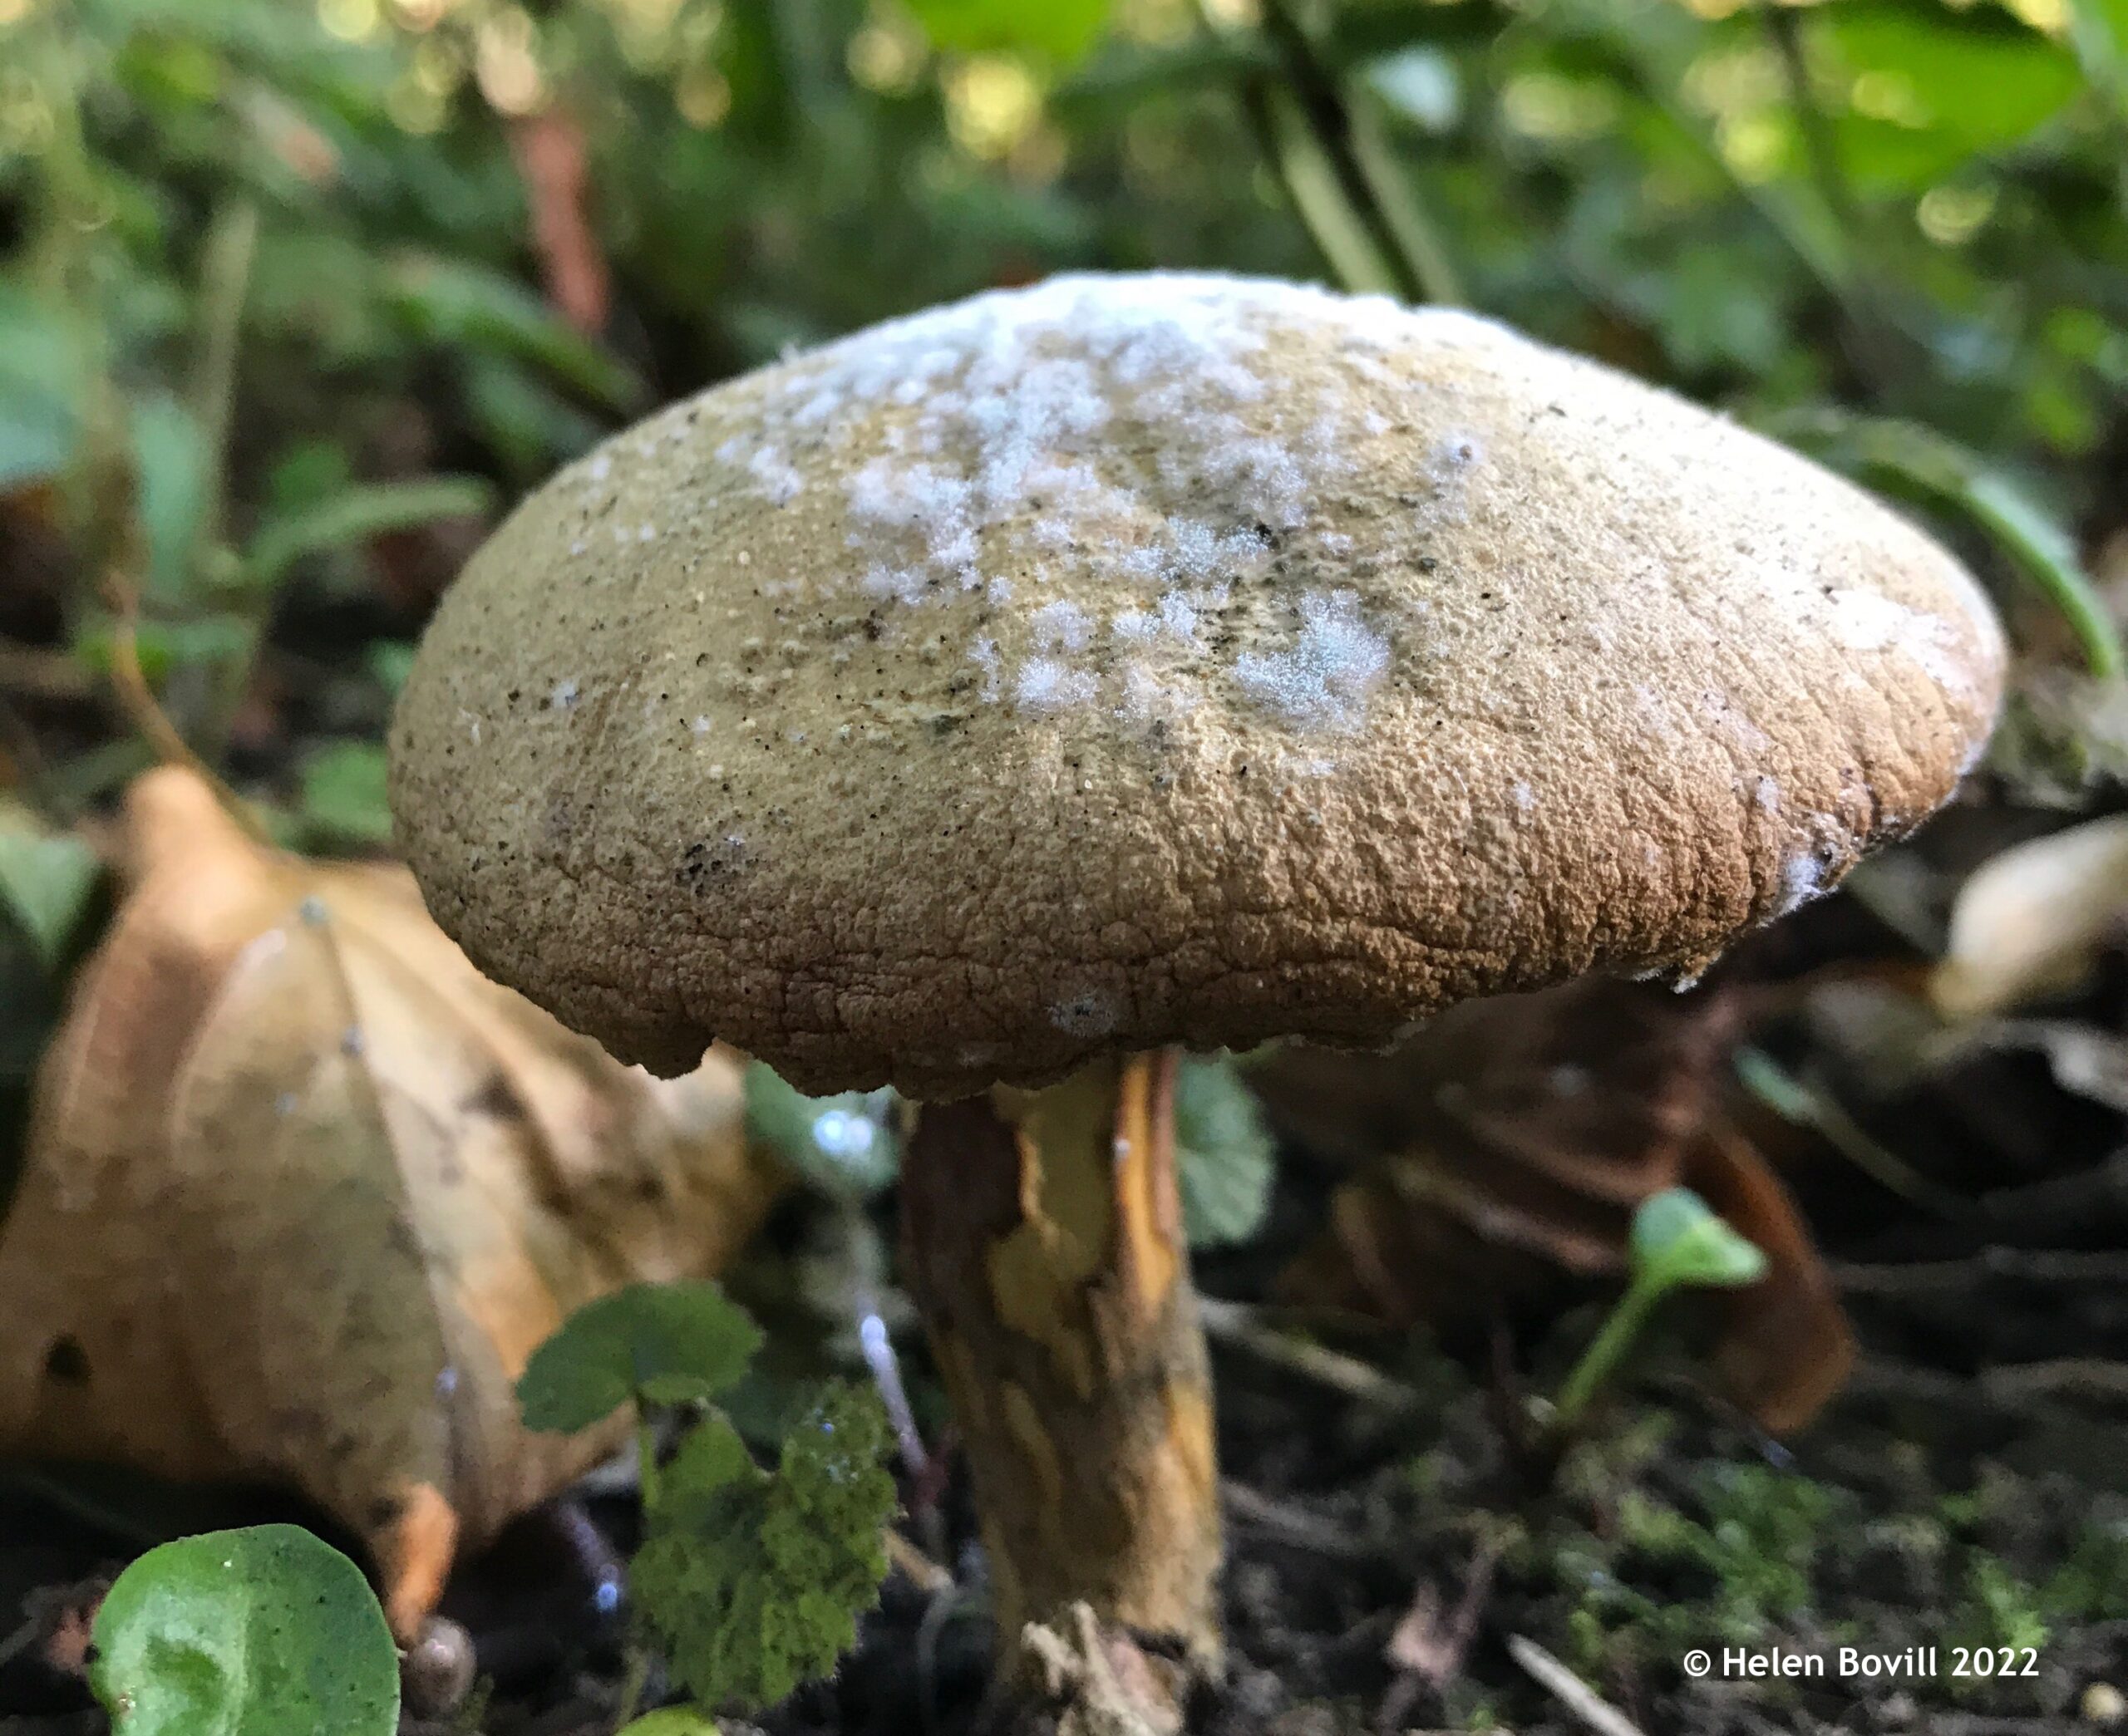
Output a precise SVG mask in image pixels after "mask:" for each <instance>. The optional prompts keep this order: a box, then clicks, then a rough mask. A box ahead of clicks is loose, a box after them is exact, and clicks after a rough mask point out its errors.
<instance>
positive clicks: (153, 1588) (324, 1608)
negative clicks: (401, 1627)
mask: <svg viewBox="0 0 2128 1736" xmlns="http://www.w3.org/2000/svg"><path fill="white" fill-rule="evenodd" d="M89 1681H90V1685H91V1687H93V1688H94V1689H95V1690H96V1698H97V1699H100V1700H101V1701H102V1702H103V1704H104V1709H105V1710H106V1711H107V1712H109V1713H110V1714H111V1729H112V1731H113V1733H114V1736H287V1733H288V1732H290V1731H295V1730H319V1731H325V1730H329V1731H331V1732H332V1736H392V1733H393V1732H394V1731H396V1730H397V1729H398V1728H399V1657H398V1653H397V1650H395V1649H394V1648H393V1646H392V1635H391V1631H390V1630H388V1629H387V1627H386V1626H385V1623H384V1611H382V1609H381V1608H380V1607H379V1606H378V1605H377V1596H376V1594H375V1593H374V1592H372V1591H371V1590H370V1588H369V1582H368V1581H367V1580H365V1579H364V1578H363V1577H362V1569H361V1568H359V1567H357V1566H356V1565H355V1564H354V1563H353V1562H352V1561H349V1560H348V1559H347V1556H344V1555H342V1554H341V1553H340V1552H339V1551H338V1550H337V1549H335V1548H333V1547H331V1546H330V1545H329V1544H327V1543H323V1542H319V1541H318V1538H316V1537H313V1536H312V1535H311V1534H310V1533H309V1532H307V1531H305V1530H303V1528H302V1527H299V1526H294V1525H255V1526H252V1527H249V1528H247V1529H244V1530H242V1531H217V1532H208V1533H207V1534H205V1535H204V1536H202V1537H180V1539H178V1541H177V1542H174V1543H165V1544H163V1545H162V1546H161V1547H160V1548H155V1549H151V1550H150V1551H149V1552H147V1553H146V1554H145V1555H144V1556H141V1557H140V1559H139V1560H138V1561H135V1562H134V1563H133V1565H132V1566H130V1567H128V1568H127V1569H126V1571H124V1572H123V1573H121V1574H120V1575H119V1576H118V1581H117V1583H116V1585H114V1586H111V1591H110V1592H109V1594H108V1595H107V1596H106V1597H105V1599H104V1601H103V1605H102V1607H101V1609H100V1610H99V1611H97V1613H96V1651H95V1662H94V1663H92V1664H91V1665H90V1667H89Z"/></svg>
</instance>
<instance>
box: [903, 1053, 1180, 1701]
mask: <svg viewBox="0 0 2128 1736" xmlns="http://www.w3.org/2000/svg"><path fill="white" fill-rule="evenodd" d="M1175 1060H1176V1057H1175V1053H1174V1052H1173V1051H1172V1050H1162V1051H1159V1052H1156V1053H1152V1054H1146V1055H1134V1056H1130V1057H1127V1058H1123V1059H1119V1060H1106V1061H1101V1062H1099V1063H1096V1064H1095V1065H1092V1066H1090V1067H1087V1068H1086V1069H1084V1070H1081V1072H1079V1073H1077V1074H1075V1075H1072V1076H1071V1078H1069V1079H1066V1080H1064V1081H1063V1082H1062V1084H1057V1085H1053V1086H1051V1087H1049V1088H1047V1089H1043V1090H1039V1091H1016V1090H1010V1089H1002V1088H1001V1089H997V1090H993V1091H992V1092H990V1093H988V1094H986V1095H984V1096H981V1097H973V1098H968V1099H963V1100H962V1101H960V1102H958V1103H949V1104H932V1105H928V1106H926V1107H925V1108H924V1109H923V1110H922V1111H921V1112H920V1114H919V1120H918V1124H917V1129H916V1133H915V1135H914V1138H913V1140H912V1141H911V1143H910V1146H909V1153H908V1156H907V1158H906V1161H905V1163H904V1171H903V1183H902V1201H903V1204H902V1210H903V1223H904V1232H905V1237H906V1252H905V1256H904V1258H905V1261H906V1264H907V1271H908V1273H909V1283H910V1288H911V1289H912V1291H914V1294H915V1296H916V1301H917V1306H919V1309H920V1310H921V1311H922V1313H923V1316H924V1325H925V1326H926V1328H927V1329H928V1330H929V1335H930V1339H931V1344H932V1347H933V1352H934V1354H935V1355H936V1356H937V1358H938V1365H939V1368H940V1370H941V1371H942V1373H943V1377H944V1379H945V1383H946V1387H947V1390H948V1395H949V1396H950V1398H951V1399H952V1401H953V1414H954V1416H955V1418H956V1419H957V1420H958V1423H959V1425H960V1428H961V1430H962V1433H963V1438H964V1439H965V1442H966V1448H967V1453H968V1466H969V1470H970V1473H971V1475H972V1477H973V1481H974V1487H975V1496H976V1504H977V1507H978V1512H980V1514H981V1516H982V1524H983V1542H984V1544H985V1547H986V1548H987V1550H988V1554H989V1558H990V1565H991V1573H992V1576H993V1587H994V1600H995V1609H996V1616H997V1634H998V1643H999V1645H1000V1648H1001V1650H1002V1651H1003V1652H1004V1653H1005V1654H1007V1655H1008V1656H1011V1655H1016V1654H1017V1651H1018V1645H1019V1636H1020V1635H1021V1633H1022V1630H1023V1628H1024V1626H1025V1625H1026V1624H1027V1623H1028V1622H1030V1621H1042V1622H1053V1621H1057V1620H1062V1619H1063V1618H1064V1616H1065V1615H1066V1611H1068V1610H1069V1607H1070V1606H1071V1605H1072V1604H1074V1603H1077V1602H1083V1603H1086V1604H1087V1605H1089V1606H1091V1608H1092V1610H1093V1611H1094V1613H1095V1614H1096V1616H1099V1617H1100V1618H1101V1620H1103V1621H1105V1622H1107V1623H1110V1624H1113V1625H1118V1626H1121V1627H1124V1628H1127V1629H1129V1630H1132V1631H1133V1632H1134V1633H1136V1634H1138V1635H1142V1636H1147V1637H1151V1638H1157V1639H1159V1640H1164V1641H1167V1642H1170V1643H1172V1644H1175V1645H1180V1648H1181V1649H1182V1650H1183V1651H1184V1652H1185V1654H1186V1655H1188V1656H1190V1659H1191V1660H1193V1661H1194V1662H1195V1663H1196V1664H1197V1665H1199V1666H1200V1667H1202V1668H1204V1669H1206V1670H1210V1669H1214V1668H1215V1667H1216V1666H1217V1664H1218V1662H1219V1655H1220V1640H1219V1618H1218V1604H1217V1595H1216V1588H1215V1580H1216V1576H1217V1572H1218V1568H1219V1553H1220V1537H1219V1478H1218V1472H1217V1468H1216V1465H1215V1462H1214V1448H1213V1434H1212V1404H1211V1384H1210V1379H1209V1372H1208V1370H1207V1367H1206V1362H1205V1355H1204V1337H1203V1333H1202V1329H1201V1327H1200V1326H1199V1321H1198V1315H1197V1296H1196V1291H1195V1288H1194V1286H1192V1284H1191V1281H1190V1256H1189V1247H1188V1243H1187V1242H1186V1241H1185V1237H1184V1235H1183V1231H1182V1214H1181V1208H1180V1200H1179V1197H1178V1194H1177V1193H1176V1188H1175V1139H1174V1114H1173V1100H1174V1083H1175Z"/></svg>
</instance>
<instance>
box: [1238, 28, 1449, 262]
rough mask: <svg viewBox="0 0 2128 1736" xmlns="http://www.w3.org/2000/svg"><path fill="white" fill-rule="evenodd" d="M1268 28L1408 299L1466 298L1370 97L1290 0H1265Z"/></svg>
mask: <svg viewBox="0 0 2128 1736" xmlns="http://www.w3.org/2000/svg"><path fill="white" fill-rule="evenodd" d="M1263 28H1264V33H1265V34H1266V35H1267V36H1268V37H1269V38H1270V39H1271V42H1272V44H1273V47H1275V48H1276V49H1277V51H1278V54H1279V56H1280V57H1281V59H1282V60H1283V62H1284V66H1285V70H1286V74H1287V77H1288V81H1289V83H1290V84H1291V86H1292V87H1293V93H1294V95H1295V96H1296V97H1297V99H1298V103H1299V106H1300V107H1301V109H1302V111H1303V113H1304V114H1305V115H1306V116H1308V120H1309V122H1310V124H1311V125H1313V129H1314V130H1315V132H1316V135H1317V136H1318V139H1320V140H1321V141H1322V144H1323V149H1324V150H1326V151H1327V152H1328V155H1329V156H1330V157H1331V159H1332V161H1333V162H1335V163H1336V164H1337V166H1338V170H1339V178H1340V180H1342V182H1343V183H1344V184H1346V186H1347V188H1348V189H1349V191H1350V194H1351V196H1352V201H1353V203H1354V204H1355V205H1357V207H1358V209H1359V211H1360V213H1361V215H1362V219H1363V220H1364V221H1365V222H1366V223H1367V226H1368V227H1369V228H1370V229H1372V231H1373V232H1374V234H1375V235H1376V237H1377V239H1378V241H1379V242H1380V243H1381V244H1382V248H1383V249H1384V251H1385V252H1386V253H1387V254H1388V256H1389V258H1391V259H1392V261H1393V262H1394V263H1395V266H1396V274H1397V277H1398V278H1399V280H1400V282H1401V286H1402V291H1403V294H1404V298H1405V299H1406V300H1407V301H1424V302H1443V303H1449V304H1453V303H1455V302H1461V300H1462V299H1463V291H1462V286H1461V283H1458V282H1457V280H1456V273H1455V270H1454V268H1453V267H1451V265H1450V263H1449V262H1448V253H1447V249H1446V247H1444V246H1443V245H1442V243H1441V239H1440V236H1439V235H1438V234H1437V233H1436V230H1435V229H1434V225H1433V219H1432V218H1431V216H1430V215H1429V214H1428V213H1427V211H1426V207H1425V204H1423V202H1422V201H1421V199H1420V197H1419V193H1418V189H1417V188H1416V187H1415V186H1414V185H1412V184H1411V177H1410V176H1408V175H1406V174H1405V173H1404V171H1403V169H1402V166H1401V165H1400V164H1398V162H1397V161H1396V154H1395V152H1394V151H1393V150H1391V148H1390V145H1389V142H1388V140H1387V139H1385V138H1384V137H1383V136H1382V130H1381V129H1380V128H1379V127H1378V126H1377V125H1376V124H1375V119H1374V116H1373V115H1372V113H1371V112H1370V111H1368V109H1367V106H1366V104H1365V102H1364V101H1362V100H1360V99H1359V98H1357V96H1355V94H1354V92H1353V91H1352V90H1351V89H1350V88H1349V87H1348V86H1347V82H1346V81H1345V80H1343V79H1342V78H1341V77H1340V76H1338V73H1337V70H1336V69H1335V68H1333V67H1332V66H1331V65H1330V64H1329V63H1328V61H1326V60H1325V59H1324V57H1323V49H1322V45H1321V42H1320V41H1319V39H1318V33H1317V32H1315V31H1314V30H1313V29H1311V28H1310V27H1309V25H1308V22H1307V21H1306V20H1305V19H1303V17H1301V15H1300V14H1299V12H1297V11H1296V10H1295V9H1294V7H1293V5H1292V4H1291V3H1290V0H1265V5H1264V8H1263Z"/></svg>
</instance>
